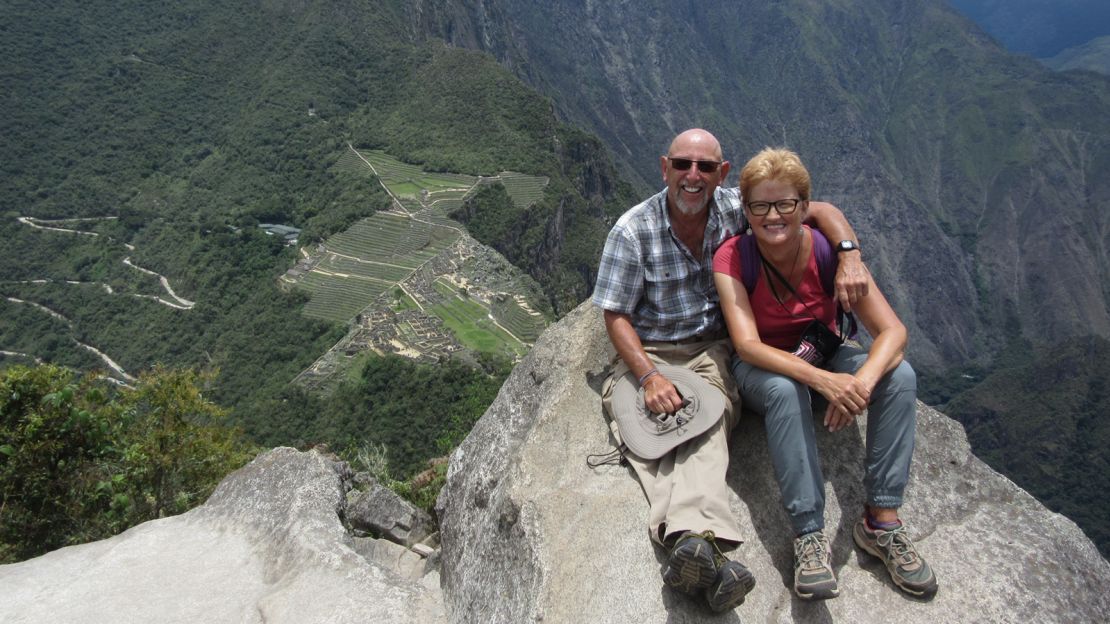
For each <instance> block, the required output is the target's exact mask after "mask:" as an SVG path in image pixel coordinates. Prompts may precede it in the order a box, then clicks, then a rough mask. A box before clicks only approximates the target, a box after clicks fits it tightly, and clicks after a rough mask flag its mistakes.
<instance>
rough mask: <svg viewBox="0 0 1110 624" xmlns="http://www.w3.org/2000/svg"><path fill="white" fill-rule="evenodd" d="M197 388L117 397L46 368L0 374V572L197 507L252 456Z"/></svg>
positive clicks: (175, 384)
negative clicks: (2, 564) (13, 564)
mask: <svg viewBox="0 0 1110 624" xmlns="http://www.w3.org/2000/svg"><path fill="white" fill-rule="evenodd" d="M203 381H204V379H203V378H201V377H198V375H196V374H195V373H193V372H189V371H170V370H155V371H153V372H151V373H150V374H148V375H144V376H143V377H142V378H141V379H140V380H139V382H138V384H137V385H136V387H134V388H123V389H118V390H117V389H115V388H113V387H111V386H109V385H108V384H106V383H105V382H104V381H103V380H102V379H101V378H99V377H97V376H95V375H89V376H85V377H82V378H80V379H77V378H75V375H74V374H73V373H72V372H70V371H67V370H65V369H62V368H58V367H55V366H38V367H34V368H28V367H23V366H13V367H10V368H8V369H6V370H4V371H2V372H0V440H2V441H3V442H2V444H0V493H2V494H0V495H2V503H0V561H2V562H11V561H18V560H22V559H26V558H28V557H33V556H36V555H40V554H42V553H45V552H48V551H50V550H53V549H55V548H59V547H61V546H65V545H69V544H77V543H82V542H85V541H89V540H95V539H101V538H104V537H108V536H111V535H114V534H116V533H118V532H120V531H122V530H124V529H126V528H128V527H130V526H133V525H135V524H138V523H140V522H143V521H146V520H150V519H153V518H160V517H163V516H166V515H170V514H176V513H181V512H184V511H186V510H188V509H189V508H191V507H193V506H195V505H197V504H199V503H201V502H203V501H204V500H205V499H206V498H207V497H208V495H209V494H210V493H211V492H212V490H213V489H214V488H215V486H216V484H217V483H218V482H219V480H220V479H222V478H223V477H224V476H225V475H226V474H227V473H229V472H230V471H232V470H234V469H235V468H238V467H239V466H241V465H243V464H244V463H245V462H246V461H248V460H249V459H250V457H251V456H252V455H253V454H254V452H255V449H254V448H253V447H251V446H250V445H248V444H246V443H244V442H243V441H242V439H241V437H240V434H239V432H238V431H237V430H235V429H231V428H228V427H226V426H225V424H224V421H225V420H226V418H225V413H224V412H223V410H222V409H220V408H219V407H217V406H216V405H214V404H213V403H211V402H209V401H208V400H206V399H205V398H204V397H203V396H201V394H200V390H199V388H198V383H202V382H203Z"/></svg>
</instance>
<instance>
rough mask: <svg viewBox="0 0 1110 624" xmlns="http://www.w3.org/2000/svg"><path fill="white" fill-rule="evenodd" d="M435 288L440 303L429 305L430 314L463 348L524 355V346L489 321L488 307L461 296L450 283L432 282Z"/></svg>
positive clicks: (525, 348) (525, 350)
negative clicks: (442, 323) (439, 320)
mask: <svg viewBox="0 0 1110 624" xmlns="http://www.w3.org/2000/svg"><path fill="white" fill-rule="evenodd" d="M435 289H436V291H437V292H438V293H439V294H440V296H441V297H442V298H443V299H442V303H439V304H436V305H434V306H432V312H433V313H434V314H435V315H436V316H438V317H440V318H441V319H443V322H444V324H445V325H447V327H448V328H450V329H451V332H452V333H454V334H455V336H456V337H457V338H458V339H459V342H461V343H462V344H463V345H464V346H466V347H468V348H471V349H474V350H475V351H483V352H487V353H502V354H505V355H510V356H512V355H523V354H524V353H526V352H527V347H526V346H525V345H524V344H522V343H521V342H520V341H519V340H516V339H514V338H513V337H512V336H510V335H509V334H507V333H505V331H504V330H502V329H501V328H500V327H497V325H495V324H494V323H493V322H492V321H491V320H490V318H489V314H490V312H489V309H488V308H486V307H485V306H483V305H482V304H480V303H478V302H477V301H474V300H471V299H467V298H464V297H462V296H461V295H459V294H458V291H457V289H456V288H455V287H454V286H452V285H451V284H447V283H445V282H442V281H436V282H435Z"/></svg>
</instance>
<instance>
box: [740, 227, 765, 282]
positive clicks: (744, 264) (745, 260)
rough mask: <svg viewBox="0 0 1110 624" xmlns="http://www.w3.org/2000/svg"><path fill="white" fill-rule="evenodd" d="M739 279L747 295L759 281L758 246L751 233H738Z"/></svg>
mask: <svg viewBox="0 0 1110 624" xmlns="http://www.w3.org/2000/svg"><path fill="white" fill-rule="evenodd" d="M739 245H740V281H742V282H744V289H745V290H747V291H748V295H751V294H752V291H754V290H755V283H756V282H758V281H759V267H760V260H759V247H757V246H756V244H755V237H754V236H752V235H751V234H741V235H740V243H739Z"/></svg>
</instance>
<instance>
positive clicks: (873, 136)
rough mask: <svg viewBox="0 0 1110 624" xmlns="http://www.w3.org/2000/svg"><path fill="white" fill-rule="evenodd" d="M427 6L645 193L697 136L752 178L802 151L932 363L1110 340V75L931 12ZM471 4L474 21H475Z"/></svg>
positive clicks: (433, 29) (763, 6) (429, 18)
mask: <svg viewBox="0 0 1110 624" xmlns="http://www.w3.org/2000/svg"><path fill="white" fill-rule="evenodd" d="M412 4H413V5H414V6H419V7H420V10H419V11H413V12H412V13H411V14H410V17H411V18H412V19H413V20H415V23H416V24H418V26H417V28H418V29H419V30H422V31H424V32H429V33H432V34H434V35H436V36H441V37H443V38H444V39H446V40H447V41H449V42H451V43H453V44H454V45H459V46H474V47H479V48H481V49H484V50H487V51H489V52H491V53H493V54H495V55H496V56H497V57H498V58H499V59H500V60H501V61H502V63H503V64H504V65H505V66H506V67H509V68H510V69H512V70H513V71H514V72H516V73H517V75H519V76H521V77H522V78H523V79H524V80H526V81H528V82H529V83H530V84H532V85H533V86H535V87H536V88H537V89H539V90H540V91H541V92H543V93H546V94H548V95H549V96H550V97H551V98H552V99H553V100H554V101H555V105H556V107H557V109H558V111H559V112H560V114H562V115H563V116H564V117H565V118H566V119H568V120H571V121H573V122H574V123H576V124H578V125H580V126H582V127H584V128H587V129H589V130H590V131H591V132H594V133H595V134H597V135H598V136H599V137H601V138H602V139H603V140H604V141H605V142H606V144H607V145H608V146H609V148H610V149H611V150H612V152H613V154H614V155H615V158H616V159H617V161H618V163H619V164H620V165H621V166H622V169H623V171H625V172H629V173H631V174H632V176H633V177H632V179H634V180H635V181H636V182H637V183H638V185H639V187H640V189H641V191H643V192H646V191H647V190H649V189H651V188H653V187H655V186H656V180H657V173H656V171H655V168H656V164H655V163H656V157H657V155H658V154H659V153H660V150H662V149H664V147H665V145H666V142H667V141H668V140H669V138H670V137H671V136H673V134H674V133H675V132H677V131H679V130H681V129H683V128H686V127H690V126H695V125H700V126H704V127H707V128H709V129H711V130H712V131H714V132H715V133H716V134H717V135H718V137H719V138H720V139H721V140H722V143H723V144H724V146H725V149H726V157H728V158H730V159H731V160H733V161H734V163H737V164H741V163H743V162H744V161H745V160H746V158H747V156H748V155H750V154H752V153H754V152H755V151H756V150H758V149H759V148H760V147H762V146H764V145H781V144H786V145H788V146H790V147H792V148H794V149H797V150H798V151H800V153H801V154H802V156H803V158H804V159H805V160H806V162H807V163H808V164H809V165H810V168H811V169H812V171H813V173H814V175H815V192H816V194H817V196H819V197H822V198H825V199H829V200H831V201H833V202H835V203H837V204H838V205H839V206H840V207H841V208H843V209H844V210H845V212H846V213H847V214H848V216H849V217H850V219H851V221H852V223H853V225H855V226H856V228H857V230H858V231H859V233H860V235H861V238H862V240H863V244H864V253H865V258H866V259H867V261H868V262H869V264H870V266H871V267H872V269H873V270H874V271H875V273H876V275H877V277H878V278H879V281H880V283H881V285H882V286H883V287H884V289H885V291H886V293H887V294H888V296H889V298H891V299H892V300H893V302H894V303H895V305H896V307H897V308H898V310H899V312H900V313H901V315H902V318H903V320H905V321H906V322H907V323H908V325H909V326H910V328H911V334H912V335H913V336H914V340H913V343H912V344H911V347H910V348H911V354H912V356H913V358H914V360H915V362H917V363H918V365H919V366H921V367H923V368H934V369H937V368H941V367H948V366H955V365H963V364H968V363H978V364H986V363H988V362H989V361H990V359H991V356H992V355H993V354H994V353H996V352H998V351H999V350H1000V349H1002V348H1003V347H1005V345H1006V344H1007V342H1009V341H1010V340H1011V338H1012V336H1013V335H1014V334H1017V335H1020V336H1022V337H1024V338H1026V339H1028V340H1030V341H1031V342H1032V343H1034V344H1052V343H1055V342H1057V341H1059V340H1061V339H1062V338H1065V337H1069V336H1077V335H1087V334H1098V335H1102V336H1107V335H1110V314H1108V312H1107V302H1108V299H1107V291H1108V289H1107V288H1106V287H1105V285H1106V284H1107V272H1108V270H1110V254H1108V253H1107V248H1108V246H1110V238H1108V237H1110V229H1108V227H1107V225H1108V224H1107V218H1108V217H1107V216H1106V215H1107V214H1108V212H1107V211H1106V210H1104V209H1103V207H1104V206H1106V205H1107V202H1108V201H1110V197H1108V195H1110V179H1107V178H1106V176H1105V175H1103V173H1104V172H1105V171H1106V168H1107V163H1110V122H1108V121H1107V120H1108V119H1110V81H1108V80H1105V79H1101V78H1098V77H1095V76H1091V75H1084V76H1074V75H1066V76H1062V75H1057V74H1053V73H1051V72H1050V71H1049V70H1047V69H1045V68H1043V67H1041V66H1040V65H1038V64H1037V63H1035V62H1033V61H1031V60H1029V59H1026V58H1021V57H1015V56H1012V55H1009V54H1008V53H1006V52H1005V51H1004V50H1002V49H1001V48H1000V47H998V46H997V44H995V43H994V42H993V41H991V40H990V39H989V38H988V37H986V36H985V35H984V34H983V33H982V31H981V30H979V29H978V28H976V27H974V26H973V25H972V24H971V23H970V22H968V21H967V20H965V19H964V18H962V17H961V16H959V15H957V14H956V13H954V12H953V11H952V10H950V9H949V8H948V7H947V5H946V4H945V3H943V2H940V1H939V0H899V1H897V2H887V1H883V2H879V1H876V0H851V1H849V2H839V3H824V4H813V3H809V2H803V1H801V0H789V1H786V2H776V3H761V2H731V3H722V4H714V5H699V4H688V3H674V2H663V1H656V2H622V3H598V2H591V1H573V2H572V1H570V0H565V1H558V2H550V3H544V4H543V5H535V4H534V3H530V2H520V1H518V0H485V1H483V2H477V3H469V2H463V3H451V6H450V7H442V8H438V9H435V8H432V7H430V6H428V3H419V2H415V3H412ZM463 7H465V10H464V8H463Z"/></svg>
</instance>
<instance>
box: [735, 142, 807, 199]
mask: <svg viewBox="0 0 1110 624" xmlns="http://www.w3.org/2000/svg"><path fill="white" fill-rule="evenodd" d="M767 180H779V181H781V182H786V183H787V184H790V185H791V186H793V187H794V190H796V191H798V197H800V198H801V199H805V200H808V199H809V171H807V170H806V167H805V165H803V164H802V159H801V158H799V157H798V155H797V154H795V153H794V152H792V151H790V150H788V149H786V148H782V147H779V148H772V147H765V148H763V150H762V151H760V152H759V153H758V154H756V155H755V156H752V159H751V160H749V161H748V164H746V165H744V168H743V169H741V170H740V194H741V196H743V198H744V201H747V199H748V194H749V193H750V192H751V190H752V189H753V188H755V187H756V186H757V185H759V183H760V182H765V181H767Z"/></svg>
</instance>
